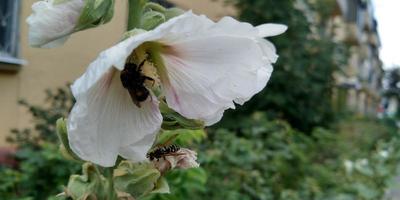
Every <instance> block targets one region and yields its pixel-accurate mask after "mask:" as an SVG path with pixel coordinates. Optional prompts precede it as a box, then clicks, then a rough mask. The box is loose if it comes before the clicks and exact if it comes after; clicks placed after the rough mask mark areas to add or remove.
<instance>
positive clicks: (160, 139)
mask: <svg viewBox="0 0 400 200" xmlns="http://www.w3.org/2000/svg"><path fill="white" fill-rule="evenodd" d="M206 136H207V134H206V132H205V131H204V129H197V130H188V129H178V130H173V131H166V130H163V131H162V132H160V134H158V136H157V140H156V142H155V145H156V146H158V145H159V146H164V145H168V144H167V143H178V144H185V145H188V144H191V143H194V142H200V141H201V140H203V139H204V138H206Z"/></svg>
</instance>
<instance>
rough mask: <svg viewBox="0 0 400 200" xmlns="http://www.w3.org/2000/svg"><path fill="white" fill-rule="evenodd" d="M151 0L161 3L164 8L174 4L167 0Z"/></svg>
mask: <svg viewBox="0 0 400 200" xmlns="http://www.w3.org/2000/svg"><path fill="white" fill-rule="evenodd" d="M151 1H152V2H154V3H158V4H160V5H162V6H164V7H166V8H170V7H172V6H173V5H174V4H172V3H170V2H168V1H166V0H151Z"/></svg>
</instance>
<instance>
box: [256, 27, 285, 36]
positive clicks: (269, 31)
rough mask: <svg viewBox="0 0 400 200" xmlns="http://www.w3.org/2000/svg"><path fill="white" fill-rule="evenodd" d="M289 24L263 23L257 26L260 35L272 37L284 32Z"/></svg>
mask: <svg viewBox="0 0 400 200" xmlns="http://www.w3.org/2000/svg"><path fill="white" fill-rule="evenodd" d="M287 28H288V27H287V26H286V25H283V24H262V25H259V26H257V29H258V31H259V33H258V36H259V37H262V38H263V37H271V36H276V35H280V34H282V33H284V32H285V31H286V30H287Z"/></svg>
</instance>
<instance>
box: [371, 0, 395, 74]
mask: <svg viewBox="0 0 400 200" xmlns="http://www.w3.org/2000/svg"><path fill="white" fill-rule="evenodd" d="M373 2H374V5H375V16H376V18H377V20H378V31H379V35H380V38H381V42H382V47H381V52H380V55H381V59H382V61H383V63H384V65H385V66H384V68H385V69H387V68H390V67H392V66H393V65H399V66H400V49H399V48H400V0H373Z"/></svg>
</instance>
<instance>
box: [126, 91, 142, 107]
mask: <svg viewBox="0 0 400 200" xmlns="http://www.w3.org/2000/svg"><path fill="white" fill-rule="evenodd" d="M128 92H129V96H131V99H132V102H133V103H134V104H135V105H136V106H137V107H139V108H140V102H139V101H138V100H137V98H136V91H135V90H134V89H128Z"/></svg>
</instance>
